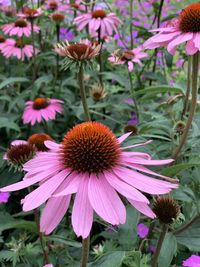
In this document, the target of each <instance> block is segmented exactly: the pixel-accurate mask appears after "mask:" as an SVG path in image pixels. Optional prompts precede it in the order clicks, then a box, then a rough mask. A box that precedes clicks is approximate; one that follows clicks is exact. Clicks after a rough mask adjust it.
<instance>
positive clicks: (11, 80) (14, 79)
mask: <svg viewBox="0 0 200 267" xmlns="http://www.w3.org/2000/svg"><path fill="white" fill-rule="evenodd" d="M23 82H29V80H28V79H27V78H24V77H12V78H8V79H6V80H5V81H3V82H1V83H0V89H3V88H4V87H6V86H7V85H10V84H12V83H23Z"/></svg>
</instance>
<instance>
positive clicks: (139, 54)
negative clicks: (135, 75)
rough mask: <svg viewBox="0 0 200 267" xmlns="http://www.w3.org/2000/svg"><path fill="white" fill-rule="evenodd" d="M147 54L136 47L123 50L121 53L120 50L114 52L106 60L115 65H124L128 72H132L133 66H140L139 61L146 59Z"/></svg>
mask: <svg viewBox="0 0 200 267" xmlns="http://www.w3.org/2000/svg"><path fill="white" fill-rule="evenodd" d="M147 56H148V55H147V53H145V52H143V51H142V48H140V47H138V48H135V49H132V50H125V51H123V52H121V51H120V50H117V51H115V52H114V53H113V54H111V56H110V57H109V58H108V60H109V61H110V62H111V63H113V64H115V65H124V64H126V65H127V66H128V70H129V72H131V71H133V68H134V64H135V63H136V64H139V65H140V66H142V62H141V60H140V59H142V58H144V57H147Z"/></svg>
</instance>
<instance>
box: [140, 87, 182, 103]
mask: <svg viewBox="0 0 200 267" xmlns="http://www.w3.org/2000/svg"><path fill="white" fill-rule="evenodd" d="M161 93H162V94H163V93H177V94H178V93H179V94H182V93H183V89H182V88H180V87H172V86H169V85H160V86H152V87H147V88H145V89H142V90H139V91H137V92H136V93H135V96H136V97H138V96H141V95H143V96H142V98H139V99H138V100H140V99H141V101H142V100H144V99H145V98H150V97H154V96H157V95H158V94H161Z"/></svg>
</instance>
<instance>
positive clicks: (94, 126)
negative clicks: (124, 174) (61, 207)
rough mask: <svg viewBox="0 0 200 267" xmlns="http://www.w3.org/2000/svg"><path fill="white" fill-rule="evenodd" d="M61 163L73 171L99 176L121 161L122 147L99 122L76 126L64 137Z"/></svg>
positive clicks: (111, 133)
mask: <svg viewBox="0 0 200 267" xmlns="http://www.w3.org/2000/svg"><path fill="white" fill-rule="evenodd" d="M61 155H62V156H61V161H62V163H63V164H64V165H65V166H66V167H67V168H71V169H72V170H73V171H77V172H82V173H86V172H87V173H90V174H91V173H95V174H99V173H102V172H104V171H109V170H111V169H112V168H113V167H114V166H115V165H116V164H117V163H118V161H119V158H120V146H119V143H118V141H117V139H116V137H115V135H114V134H113V132H112V131H111V130H110V129H109V128H108V127H106V126H105V125H103V124H101V123H98V122H85V123H82V124H79V125H76V126H75V127H74V128H72V129H71V130H70V131H69V132H68V133H67V134H66V135H65V137H64V139H63V141H62V145H61Z"/></svg>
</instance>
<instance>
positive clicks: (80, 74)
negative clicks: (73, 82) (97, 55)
mask: <svg viewBox="0 0 200 267" xmlns="http://www.w3.org/2000/svg"><path fill="white" fill-rule="evenodd" d="M83 77H84V71H83V65H82V64H80V67H79V72H78V83H79V88H80V94H81V100H82V104H83V109H84V112H85V118H86V120H87V121H91V117H90V112H89V108H88V104H87V98H86V93H85V85H84V78H83Z"/></svg>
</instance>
